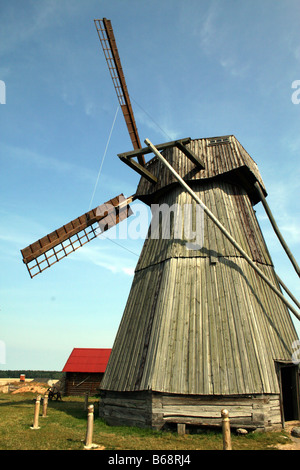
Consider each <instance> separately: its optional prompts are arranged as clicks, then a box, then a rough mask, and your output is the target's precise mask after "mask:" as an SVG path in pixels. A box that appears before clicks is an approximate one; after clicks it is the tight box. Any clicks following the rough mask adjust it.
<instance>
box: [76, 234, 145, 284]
mask: <svg viewBox="0 0 300 470" xmlns="http://www.w3.org/2000/svg"><path fill="white" fill-rule="evenodd" d="M102 241H103V240H102ZM77 254H78V255H77V257H73V260H76V261H84V262H90V263H93V264H95V265H97V266H100V267H102V268H104V269H106V270H108V271H110V272H112V273H114V274H125V275H126V276H133V274H134V269H135V264H136V258H135V257H134V255H133V256H132V258H134V259H130V258H129V257H128V254H126V253H125V251H123V250H122V248H121V246H120V249H119V248H117V249H116V247H113V248H111V249H109V248H108V247H107V245H105V244H104V241H103V246H99V245H98V246H95V245H94V246H93V247H91V246H84V247H82V248H80V249H79V250H78V251H77ZM70 258H71V257H70Z"/></svg>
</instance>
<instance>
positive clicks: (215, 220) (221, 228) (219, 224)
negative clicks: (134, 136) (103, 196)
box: [145, 139, 300, 320]
mask: <svg viewBox="0 0 300 470" xmlns="http://www.w3.org/2000/svg"><path fill="white" fill-rule="evenodd" d="M145 144H146V145H147V146H148V147H149V148H151V150H152V152H153V153H154V154H155V155H156V156H157V157H158V158H159V159H160V161H161V162H162V163H163V164H164V165H165V166H166V167H167V168H168V169H169V170H170V171H171V173H172V174H173V175H174V176H175V178H176V179H177V181H178V182H179V183H180V184H181V186H183V187H184V189H185V190H186V191H187V192H188V193H189V194H190V195H191V196H192V198H193V199H194V200H195V201H196V202H197V203H198V204H199V205H200V206H201V207H202V209H203V210H204V212H205V213H206V214H207V215H208V217H209V218H210V219H211V220H212V221H213V222H214V223H215V224H216V225H217V227H219V229H220V230H221V232H222V233H223V235H225V237H226V238H227V239H228V240H229V241H230V243H231V244H232V245H233V246H234V247H235V248H236V249H237V250H238V252H239V253H240V254H241V255H242V256H243V257H244V258H245V259H246V260H247V261H248V263H249V264H250V266H252V268H253V269H254V270H255V271H256V273H257V274H258V275H259V276H260V277H261V278H262V279H263V280H264V281H265V282H266V283H267V284H268V286H269V287H270V288H271V289H272V290H273V292H275V294H276V295H277V296H278V297H279V298H280V299H281V300H282V302H283V303H284V304H285V305H286V306H287V307H288V308H289V310H290V311H291V312H292V313H293V314H294V315H295V316H296V317H297V319H298V320H300V314H299V312H297V310H296V309H295V308H294V307H293V305H291V304H290V302H288V300H287V299H286V298H285V297H284V295H283V294H282V292H281V291H280V290H279V289H278V288H277V287H276V286H274V284H273V283H272V282H271V281H270V279H269V278H268V277H267V276H266V275H265V274H264V273H263V272H262V271H261V270H260V269H259V268H258V267H257V266H256V264H255V263H254V261H252V259H251V258H250V256H248V254H247V253H246V252H245V251H244V250H243V248H242V247H241V246H240V245H239V244H238V243H237V242H236V241H235V239H234V238H233V237H232V236H231V235H230V233H229V232H228V231H227V230H226V228H225V227H224V226H223V225H222V224H221V223H220V222H219V220H218V219H217V218H216V217H215V216H214V214H213V213H212V212H211V211H210V210H209V209H208V207H206V205H205V204H204V203H203V202H202V201H201V199H200V198H199V197H198V196H197V194H196V193H195V192H194V191H193V190H192V189H191V188H190V186H189V185H188V184H187V183H186V182H185V181H184V180H183V179H182V178H181V176H180V175H179V174H178V173H177V172H176V171H175V170H174V168H173V167H172V165H170V163H169V162H167V160H166V159H165V158H164V157H163V156H162V154H161V153H160V152H159V151H158V150H157V149H156V148H155V147H154V145H153V144H152V143H151V142H150V140H149V139H146V140H145Z"/></svg>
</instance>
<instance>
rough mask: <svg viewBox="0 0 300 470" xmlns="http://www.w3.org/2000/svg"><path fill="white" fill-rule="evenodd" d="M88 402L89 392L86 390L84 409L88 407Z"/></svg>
mask: <svg viewBox="0 0 300 470" xmlns="http://www.w3.org/2000/svg"><path fill="white" fill-rule="evenodd" d="M88 404H89V392H85V394H84V409H85V410H87V409H88Z"/></svg>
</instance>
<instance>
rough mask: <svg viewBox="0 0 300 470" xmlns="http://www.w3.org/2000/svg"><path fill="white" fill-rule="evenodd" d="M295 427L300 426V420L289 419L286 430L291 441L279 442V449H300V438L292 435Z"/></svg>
mask: <svg viewBox="0 0 300 470" xmlns="http://www.w3.org/2000/svg"><path fill="white" fill-rule="evenodd" d="M295 427H300V421H289V422H288V423H286V424H285V427H284V430H285V431H286V432H287V434H288V435H289V438H290V439H291V441H292V442H291V443H289V444H278V446H277V449H279V450H300V438H299V437H294V436H292V435H291V431H292V429H293V428H295Z"/></svg>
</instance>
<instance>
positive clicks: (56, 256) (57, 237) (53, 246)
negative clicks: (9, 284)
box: [21, 194, 134, 278]
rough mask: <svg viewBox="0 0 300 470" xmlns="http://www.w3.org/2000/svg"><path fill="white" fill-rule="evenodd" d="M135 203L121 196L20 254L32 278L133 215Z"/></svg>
mask: <svg viewBox="0 0 300 470" xmlns="http://www.w3.org/2000/svg"><path fill="white" fill-rule="evenodd" d="M133 199H134V197H133V196H132V197H130V198H127V199H126V198H125V197H124V195H123V194H120V195H119V196H117V197H115V198H113V199H110V200H109V201H107V202H105V203H104V204H102V205H100V206H98V207H96V208H95V209H92V210H90V211H88V212H86V213H85V214H83V215H81V216H80V217H77V218H76V219H74V220H72V221H71V222H69V223H68V224H66V225H63V226H62V227H60V228H58V229H56V230H55V231H54V232H51V233H49V234H48V235H46V236H45V237H43V238H40V239H39V240H37V241H36V242H34V243H32V244H31V245H28V246H27V247H26V248H24V249H23V250H21V253H22V256H23V262H24V263H25V264H26V266H27V269H28V272H29V275H30V277H31V278H33V277H35V276H37V274H40V273H42V272H43V271H45V269H48V268H50V266H52V265H53V264H55V263H57V262H58V261H60V260H61V259H63V258H65V257H66V256H68V255H69V254H71V253H73V252H74V251H76V250H78V248H80V247H82V246H83V245H85V244H86V243H88V242H90V241H91V240H93V239H94V238H96V237H97V236H99V235H100V234H101V233H103V232H105V231H107V230H109V229H110V228H111V227H113V226H114V225H117V224H118V223H120V222H122V221H123V220H125V219H126V218H127V217H129V216H130V215H132V214H133V212H132V210H131V208H130V206H129V203H130V202H132V201H133Z"/></svg>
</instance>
